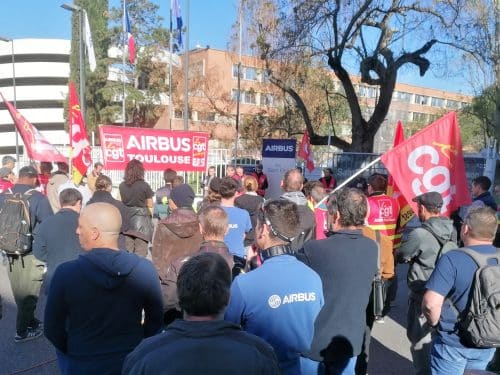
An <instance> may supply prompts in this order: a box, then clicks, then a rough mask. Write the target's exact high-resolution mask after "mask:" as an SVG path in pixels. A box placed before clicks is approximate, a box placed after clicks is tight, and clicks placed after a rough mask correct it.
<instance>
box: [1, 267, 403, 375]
mask: <svg viewBox="0 0 500 375" xmlns="http://www.w3.org/2000/svg"><path fill="white" fill-rule="evenodd" d="M398 274H399V275H400V278H399V289H398V297H397V299H396V306H395V307H394V308H393V309H392V311H391V312H390V314H389V317H386V319H385V323H384V324H377V323H376V324H375V327H374V329H373V339H372V346H371V355H370V365H369V374H370V375H391V374H394V375H396V374H398V375H403V374H411V356H410V351H409V343H408V341H407V339H406V335H405V330H404V326H405V323H406V296H407V289H406V285H405V280H406V277H405V275H406V268H405V266H400V267H398ZM0 294H1V295H2V297H3V301H4V302H3V304H4V306H3V319H2V320H0V375H14V374H16V375H17V374H23V375H35V374H37V375H52V374H54V375H57V374H59V371H58V368H57V364H56V355H55V352H54V349H53V347H52V346H51V345H50V343H49V342H48V341H47V340H46V339H45V338H40V339H37V340H33V341H30V342H26V343H22V344H16V343H14V340H13V338H14V335H15V312H16V307H15V304H14V299H13V297H12V292H11V290H10V284H9V280H8V278H7V274H6V268H5V265H0ZM44 302H45V298H43V297H42V298H41V301H40V303H39V306H38V308H37V311H38V315H37V316H38V318H42V317H43V305H44Z"/></svg>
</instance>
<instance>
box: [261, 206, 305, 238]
mask: <svg viewBox="0 0 500 375" xmlns="http://www.w3.org/2000/svg"><path fill="white" fill-rule="evenodd" d="M257 221H258V223H259V224H267V225H269V226H270V232H269V234H270V238H271V239H276V238H279V239H281V240H284V241H288V242H290V241H291V240H292V239H293V237H295V236H296V235H297V231H298V230H299V223H300V218H299V209H298V208H297V205H296V204H295V203H294V202H292V201H289V200H287V199H273V200H270V201H267V202H266V203H265V204H264V205H263V206H262V209H261V210H260V212H259V215H258V216H257Z"/></svg>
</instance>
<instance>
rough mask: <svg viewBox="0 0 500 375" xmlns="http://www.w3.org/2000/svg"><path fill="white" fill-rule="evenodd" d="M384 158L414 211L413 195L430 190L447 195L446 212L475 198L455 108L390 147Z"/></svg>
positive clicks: (415, 209) (444, 197) (444, 213)
mask: <svg viewBox="0 0 500 375" xmlns="http://www.w3.org/2000/svg"><path fill="white" fill-rule="evenodd" d="M381 160H382V162H383V163H384V165H385V167H386V168H387V169H388V171H389V173H390V174H391V175H392V176H393V177H394V181H396V183H397V185H398V187H399V189H400V191H401V194H402V195H403V196H404V197H405V198H406V200H407V201H408V202H409V204H410V206H411V207H412V209H413V211H414V212H417V206H416V203H415V202H413V201H412V199H413V198H414V197H415V196H417V195H420V194H423V193H426V192H429V191H437V192H438V193H440V194H441V196H442V197H443V202H444V205H443V208H442V209H441V213H442V214H443V215H449V214H450V213H451V212H453V211H455V210H456V209H457V208H458V207H460V206H462V205H467V204H470V202H471V200H470V195H469V187H468V184H467V178H466V175H465V166H464V158H463V154H462V141H461V139H460V129H459V128H458V122H457V115H456V113H455V112H450V113H448V114H447V115H445V116H443V117H441V118H440V119H438V120H437V121H435V122H433V123H432V124H430V125H429V126H427V127H426V128H425V129H423V130H421V131H419V132H418V133H417V134H415V135H414V136H413V137H411V138H409V139H407V140H406V141H404V142H403V143H400V144H399V145H398V146H396V147H394V148H393V149H391V150H389V151H387V152H386V153H385V154H384V155H382V157H381Z"/></svg>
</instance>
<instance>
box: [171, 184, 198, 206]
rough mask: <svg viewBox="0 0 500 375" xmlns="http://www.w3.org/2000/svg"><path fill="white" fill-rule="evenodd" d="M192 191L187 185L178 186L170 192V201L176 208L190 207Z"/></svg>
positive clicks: (192, 196)
mask: <svg viewBox="0 0 500 375" xmlns="http://www.w3.org/2000/svg"><path fill="white" fill-rule="evenodd" d="M194 196H195V194H194V191H193V189H192V188H191V186H189V185H188V184H180V185H177V186H176V187H174V188H173V189H172V191H171V192H170V199H171V200H172V201H173V202H174V203H175V205H176V206H177V207H191V206H192V205H193V202H194Z"/></svg>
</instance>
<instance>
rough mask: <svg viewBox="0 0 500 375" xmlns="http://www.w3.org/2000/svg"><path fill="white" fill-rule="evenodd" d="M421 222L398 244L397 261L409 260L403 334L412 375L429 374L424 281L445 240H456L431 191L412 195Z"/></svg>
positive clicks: (449, 221)
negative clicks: (411, 363) (410, 357)
mask: <svg viewBox="0 0 500 375" xmlns="http://www.w3.org/2000/svg"><path fill="white" fill-rule="evenodd" d="M413 201H414V202H417V208H418V218H419V219H420V221H421V222H422V225H421V226H420V227H418V228H415V229H414V230H412V231H411V232H410V233H409V234H408V237H407V238H406V240H404V241H403V242H402V243H401V246H400V247H399V249H398V251H397V253H396V260H397V261H398V262H399V263H409V264H410V267H409V269H408V276H407V283H408V289H409V290H410V295H409V302H408V316H407V322H408V323H407V327H406V335H407V336H408V340H410V343H411V346H410V351H411V354H412V358H413V368H414V371H415V374H417V375H424V374H430V373H431V368H430V349H431V327H430V326H429V325H428V324H427V322H426V320H425V318H424V316H423V315H422V299H423V297H424V293H425V283H426V282H427V280H429V277H430V276H431V274H432V271H434V267H435V266H436V264H437V261H438V259H439V257H440V256H441V255H442V254H441V252H442V251H441V249H442V246H443V244H444V243H446V242H448V241H456V232H455V230H454V228H453V222H452V221H451V220H449V219H448V218H446V217H443V216H441V207H443V198H442V197H441V194H439V193H438V192H435V191H430V192H427V193H424V194H421V195H419V196H416V197H415V198H413Z"/></svg>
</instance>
